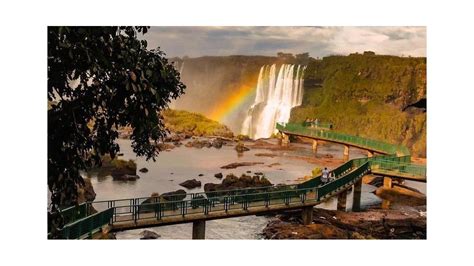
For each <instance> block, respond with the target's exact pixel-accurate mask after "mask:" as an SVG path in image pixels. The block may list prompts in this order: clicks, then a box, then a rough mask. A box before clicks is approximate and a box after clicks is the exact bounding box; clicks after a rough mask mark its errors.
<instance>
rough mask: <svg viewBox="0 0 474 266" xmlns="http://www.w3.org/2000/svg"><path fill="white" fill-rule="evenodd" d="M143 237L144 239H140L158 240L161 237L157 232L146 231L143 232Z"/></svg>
mask: <svg viewBox="0 0 474 266" xmlns="http://www.w3.org/2000/svg"><path fill="white" fill-rule="evenodd" d="M141 235H142V237H141V238H140V239H158V238H160V237H161V236H160V235H159V234H157V233H156V232H153V231H150V230H144V231H143V232H141Z"/></svg>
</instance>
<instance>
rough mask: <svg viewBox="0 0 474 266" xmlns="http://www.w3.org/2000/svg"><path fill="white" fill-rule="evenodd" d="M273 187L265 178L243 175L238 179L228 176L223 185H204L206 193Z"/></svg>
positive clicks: (231, 175)
mask: <svg viewBox="0 0 474 266" xmlns="http://www.w3.org/2000/svg"><path fill="white" fill-rule="evenodd" d="M267 186H272V183H271V182H270V181H269V180H268V179H267V178H265V177H264V176H257V175H255V176H250V175H245V174H243V175H242V176H240V177H237V176H235V175H233V174H229V175H227V176H226V177H225V178H224V180H222V183H221V184H214V183H206V184H205V185H204V191H205V192H211V191H219V190H231V189H238V188H246V187H267Z"/></svg>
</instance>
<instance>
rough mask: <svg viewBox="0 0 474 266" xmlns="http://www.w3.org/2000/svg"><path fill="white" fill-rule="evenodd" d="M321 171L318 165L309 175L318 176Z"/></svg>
mask: <svg viewBox="0 0 474 266" xmlns="http://www.w3.org/2000/svg"><path fill="white" fill-rule="evenodd" d="M322 173H323V170H322V169H321V168H319V167H315V168H314V169H313V170H312V171H311V176H319V175H321V174H322Z"/></svg>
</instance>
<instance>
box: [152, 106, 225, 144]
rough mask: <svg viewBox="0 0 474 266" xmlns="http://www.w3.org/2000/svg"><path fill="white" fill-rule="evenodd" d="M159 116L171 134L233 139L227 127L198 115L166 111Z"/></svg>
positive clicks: (181, 111) (171, 110)
mask: <svg viewBox="0 0 474 266" xmlns="http://www.w3.org/2000/svg"><path fill="white" fill-rule="evenodd" d="M161 114H162V115H163V118H164V122H165V127H166V129H168V130H169V131H171V132H176V133H188V134H190V135H193V136H222V137H233V133H232V131H231V130H230V129H229V128H228V127H227V126H225V125H222V124H220V123H219V122H217V121H214V120H211V119H209V118H207V117H205V116H203V115H201V114H198V113H192V112H188V111H183V110H173V109H166V110H164V111H163V112H162V113H161Z"/></svg>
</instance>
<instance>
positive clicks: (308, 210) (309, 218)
mask: <svg viewBox="0 0 474 266" xmlns="http://www.w3.org/2000/svg"><path fill="white" fill-rule="evenodd" d="M301 218H302V219H303V224H304V225H308V224H311V223H312V222H313V206H309V207H303V210H301Z"/></svg>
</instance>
